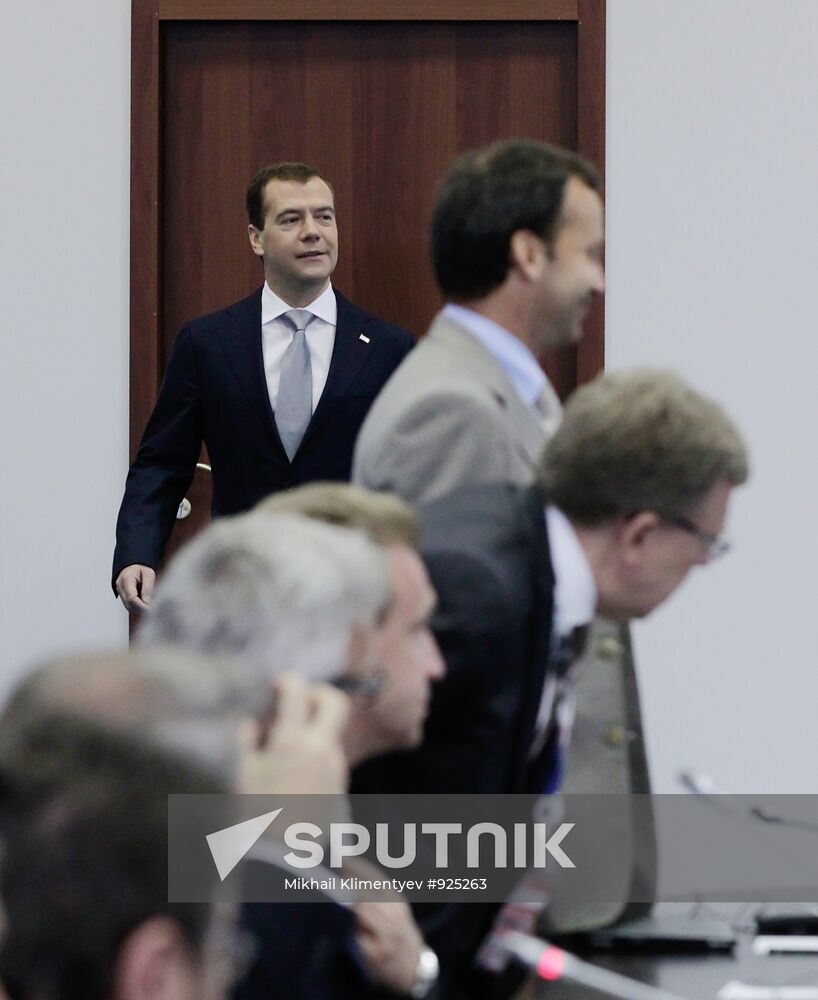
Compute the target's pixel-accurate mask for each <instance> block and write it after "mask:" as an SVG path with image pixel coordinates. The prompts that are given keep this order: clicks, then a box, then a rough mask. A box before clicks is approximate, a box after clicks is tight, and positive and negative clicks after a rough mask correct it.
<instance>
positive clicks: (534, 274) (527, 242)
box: [509, 229, 548, 281]
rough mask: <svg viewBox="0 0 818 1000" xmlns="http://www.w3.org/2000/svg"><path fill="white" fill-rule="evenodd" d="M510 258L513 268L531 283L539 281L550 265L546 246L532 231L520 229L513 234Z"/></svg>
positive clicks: (510, 244)
mask: <svg viewBox="0 0 818 1000" xmlns="http://www.w3.org/2000/svg"><path fill="white" fill-rule="evenodd" d="M509 257H510V260H511V264H512V266H514V267H516V268H517V269H518V271H519V272H520V273H521V274H522V275H523V276H524V277H526V278H527V279H528V280H529V281H538V280H539V278H540V277H541V275H542V272H543V270H544V268H545V267H546V266H547V264H548V260H547V254H546V251H545V244H544V243H543V241H542V239H541V238H540V237H539V236H537V234H536V233H533V232H532V231H531V230H530V229H518V230H517V232H516V233H512V235H511V241H510V243H509Z"/></svg>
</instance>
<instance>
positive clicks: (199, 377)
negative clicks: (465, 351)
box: [113, 289, 414, 580]
mask: <svg viewBox="0 0 818 1000" xmlns="http://www.w3.org/2000/svg"><path fill="white" fill-rule="evenodd" d="M335 297H336V300H337V302H338V322H337V326H336V331H335V346H334V348H333V352H332V361H331V363H330V369H329V375H328V378H327V384H326V387H325V388H324V391H323V393H322V395H321V399H320V400H319V403H318V406H317V407H316V410H315V413H314V414H313V418H312V420H311V422H310V425H309V427H308V428H307V432H306V434H305V435H304V440H303V441H302V443H301V446H300V447H299V449H298V452H297V453H296V455H295V456H294V458H293V461H292V463H291V462H290V461H289V459H288V458H287V455H286V453H285V451H284V448H283V446H282V444H281V440H280V438H279V436H278V431H277V430H276V425H275V419H274V417H273V410H272V407H271V405H270V397H269V394H268V391H267V382H266V379H265V375H264V363H263V358H262V349H261V289H259V290H258V291H256V292H254V293H253V294H252V295H251V296H249V297H248V298H246V299H243V300H242V301H241V302H236V303H235V304H234V305H232V306H228V308H227V309H223V310H221V311H220V312H216V313H212V314H211V315H209V316H203V317H201V318H199V319H196V320H193V322H191V323H187V324H186V325H185V326H184V327H182V330H181V332H180V333H179V336H178V337H177V339H176V342H175V344H174V347H173V351H172V353H171V356H170V359H169V361H168V366H167V370H166V371H165V378H164V381H163V383H162V388H161V389H160V391H159V397H158V399H157V401H156V406H155V407H154V410H153V413H152V414H151V417H150V419H149V421H148V425H147V427H146V429H145V433H144V436H143V438H142V443H141V445H140V447H139V451H138V453H137V456H136V459H135V461H134V463H133V465H132V466H131V470H130V472H129V473H128V480H127V483H126V486H125V496H124V498H123V501H122V506H121V508H120V511H119V519H118V521H117V533H116V534H117V543H116V551H115V553H114V564H113V579H114V580H115V579H116V577H117V576H118V575H119V572H120V570H122V569H123V567H125V566H129V565H131V564H133V563H141V564H143V565H146V566H151V567H153V568H156V566H158V564H159V561H160V558H161V555H162V550H163V548H164V546H165V542H166V541H167V538H168V535H169V534H170V531H171V528H172V527H173V522H174V519H175V516H176V510H177V507H178V506H179V502H180V501H181V499H182V497H183V496H184V493H185V490H186V489H187V488H188V486H189V485H190V481H191V479H192V478H193V473H194V471H195V467H196V462H197V461H198V459H199V453H200V450H201V446H202V441H204V443H205V444H206V445H207V451H208V455H209V457H210V464H211V465H212V468H213V514H214V516H216V515H219V514H235V513H239V512H241V511H245V510H248V509H249V508H250V507H252V506H254V505H255V504H256V503H257V502H258V501H259V500H260V499H261V498H262V497H264V496H266V495H267V494H269V493H274V492H276V491H277V490H283V489H287V488H288V487H291V486H298V485H300V484H302V483H306V482H310V481H312V480H317V479H332V480H346V479H349V476H350V467H351V464H352V450H353V446H354V444H355V438H356V436H357V434H358V430H359V429H360V426H361V423H362V422H363V419H364V417H365V416H366V414H367V411H368V410H369V407H370V405H371V404H372V401H373V400H374V398H375V396H376V395H377V394H378V392H379V391H380V390H381V388H382V387H383V384H384V383H385V382H386V380H387V379H388V378H389V376H390V375H391V374H392V372H393V371H394V370H395V368H396V367H397V366H398V364H399V363H400V362H401V361H402V360H403V358H404V357H405V356H406V354H407V353H408V352H409V350H410V348H411V347H412V346H413V344H414V341H413V339H412V337H411V336H410V335H409V334H408V333H407V332H406V331H405V330H402V329H400V327H397V326H393V325H392V324H390V323H386V322H384V321H383V320H380V319H378V318H377V317H375V316H372V315H370V314H369V313H366V312H364V311H363V310H362V309H359V308H358V307H357V306H355V305H353V304H352V303H351V302H348V301H347V299H345V298H344V297H343V296H342V295H340V294H339V293H338V292H337V291H336V292H335ZM360 334H363V335H364V336H365V337H366V338H368V340H367V341H364V340H361V339H360V336H359V335H360Z"/></svg>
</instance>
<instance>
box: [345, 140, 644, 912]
mask: <svg viewBox="0 0 818 1000" xmlns="http://www.w3.org/2000/svg"><path fill="white" fill-rule="evenodd" d="M597 188H598V177H597V173H596V171H595V170H594V168H593V167H592V166H591V165H590V164H589V163H587V162H586V161H585V160H583V159H582V158H581V157H579V156H577V155H576V154H574V153H570V152H567V151H565V150H562V149H557V148H554V147H552V146H547V145H545V144H542V143H538V142H533V141H528V140H510V141H506V142H500V143H497V144H495V145H493V146H490V147H488V148H486V149H482V150H478V151H476V152H473V153H470V154H468V155H466V156H464V157H463V158H462V159H461V160H460V161H458V162H457V163H456V164H455V165H454V167H453V168H452V169H451V171H450V172H449V174H448V176H447V177H446V178H445V179H444V181H443V184H442V186H441V189H440V191H439V194H438V198H437V204H436V206H435V210H434V215H433V220H432V257H433V263H434V268H435V272H436V275H437V280H438V284H439V285H440V289H441V291H442V292H443V295H444V296H445V298H446V300H447V304H446V306H445V307H444V308H443V310H442V311H441V313H440V314H439V315H438V316H437V317H436V318H435V320H434V322H433V323H432V326H431V329H430V330H429V332H428V334H427V336H426V337H425V338H424V339H423V340H422V341H421V342H420V343H419V344H418V346H417V347H416V348H415V350H414V351H413V352H412V353H411V354H410V355H409V356H408V357H407V358H406V360H405V361H404V362H403V363H402V364H401V365H400V367H399V368H398V369H397V371H396V372H395V373H394V375H393V376H392V377H391V378H390V380H389V381H388V382H387V384H386V386H385V387H384V389H383V391H382V392H381V394H380V395H379V396H378V398H377V399H376V401H375V404H374V405H373V407H372V409H371V410H370V412H369V415H368V417H367V419H366V420H365V422H364V425H363V427H362V430H361V433H360V436H359V438H358V442H357V446H356V450H355V456H354V459H353V479H354V480H355V481H357V482H359V483H362V484H363V485H365V486H368V487H371V488H373V489H381V490H391V491H393V492H395V493H397V494H398V495H399V496H401V497H403V498H404V499H407V500H410V501H412V502H416V503H418V502H427V501H429V500H433V499H435V498H437V497H440V496H443V495H445V494H447V493H450V492H452V491H453V490H456V489H458V488H460V487H464V486H469V485H473V484H477V483H488V482H505V483H516V484H521V485H527V484H529V483H530V482H531V481H532V479H533V475H534V469H535V466H536V463H537V461H538V459H539V457H540V454H541V452H542V449H543V446H544V444H545V442H546V440H547V439H548V437H550V436H551V434H552V433H553V431H554V430H555V428H556V426H557V425H558V423H559V421H560V417H561V412H562V411H561V406H560V402H559V399H558V398H557V395H556V393H555V392H554V390H553V388H552V387H551V385H550V383H549V382H548V379H547V377H546V375H545V373H544V372H543V370H542V368H541V367H540V364H539V362H538V361H537V356H538V355H540V354H542V352H543V351H545V350H547V349H550V348H555V347H561V346H568V345H570V344H574V343H576V342H577V341H578V340H579V339H580V337H581V336H582V321H583V318H584V316H585V314H586V312H587V310H588V307H589V305H590V302H591V300H592V298H593V296H594V294H595V293H601V292H602V291H603V289H604V271H603V264H602V253H603V222H604V218H603V216H604V212H603V204H602V200H601V198H600V196H599V194H598V191H597ZM586 659H587V660H588V662H586V663H585V664H583V669H582V670H580V671H579V672H578V682H577V718H576V722H575V725H574V739H573V742H572V746H571V751H570V755H569V758H568V760H567V761H566V774H565V781H564V784H563V789H564V790H565V791H572V792H583V793H584V792H608V793H616V792H620V793H628V792H645V791H648V790H649V782H648V774H647V765H646V761H645V752H644V742H643V738H642V726H641V718H640V712H639V700H638V693H637V686H636V677H635V673H634V670H633V665H632V662H631V659H630V648H629V642H628V633H627V630H626V629H622V628H621V627H619V626H614V625H613V624H612V623H610V622H606V621H604V620H597V622H596V623H595V625H594V628H593V629H592V632H591V637H590V639H589V641H588V644H587V652H586ZM442 693H443V689H442V688H441V691H440V692H438V695H440V694H442ZM625 839H626V840H627V839H628V838H625ZM639 839H640V841H641V844H640V847H639V851H638V853H639V855H640V864H641V865H642V866H643V868H644V869H645V871H644V872H642V873H640V874H639V876H638V877H639V878H640V879H642V880H643V881H644V880H648V881H651V880H652V878H653V868H654V863H655V862H654V846H653V832H652V829H650V830H647V831H642V833H641V834H640V838H639ZM630 840H631V841H633V840H634V838H633V837H631V838H630ZM636 853H637V852H636V850H635V851H634V854H636ZM635 861H636V859H635V857H634V858H633V859H632V864H635ZM622 908H623V907H622V904H621V903H617V902H614V903H612V904H610V905H606V904H600V905H596V906H594V907H589V908H586V909H585V910H584V911H583V912H582V913H578V912H568V911H565V910H564V911H563V913H562V916H560V917H558V922H559V923H560V925H561V926H562V927H563V928H580V927H588V926H595V925H596V926H598V925H600V924H604V923H606V922H609V921H610V920H611V919H614V918H615V917H616V916H618V915H619V913H620V912H621V911H622ZM553 912H554V915H555V918H557V915H558V910H557V907H555V908H554V911H553Z"/></svg>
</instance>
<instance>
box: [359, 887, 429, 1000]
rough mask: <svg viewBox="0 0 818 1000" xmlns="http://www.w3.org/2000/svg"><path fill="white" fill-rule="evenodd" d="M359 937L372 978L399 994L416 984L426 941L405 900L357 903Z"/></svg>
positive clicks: (409, 990) (408, 991) (406, 991)
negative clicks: (419, 963)
mask: <svg viewBox="0 0 818 1000" xmlns="http://www.w3.org/2000/svg"><path fill="white" fill-rule="evenodd" d="M353 910H354V912H355V917H356V920H357V923H358V929H357V933H356V937H357V940H358V945H359V946H360V949H361V952H362V953H363V956H364V961H365V962H366V966H367V968H368V970H369V972H370V975H371V976H372V978H373V979H375V980H376V981H377V982H378V983H380V984H381V985H382V986H386V987H387V988H388V989H390V990H393V991H394V992H395V993H410V992H411V990H412V989H413V987H414V985H415V978H416V976H417V970H418V962H419V960H420V953H421V950H422V949H423V938H422V937H421V936H420V931H419V930H418V927H417V924H416V923H415V921H414V918H413V916H412V911H411V910H410V909H409V907H408V905H407V904H406V903H405V902H404V901H403V900H396V901H395V902H388V903H387V902H380V901H376V902H370V901H363V902H360V903H356V904H355V905H354V907H353Z"/></svg>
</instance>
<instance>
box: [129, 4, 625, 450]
mask: <svg viewBox="0 0 818 1000" xmlns="http://www.w3.org/2000/svg"><path fill="white" fill-rule="evenodd" d="M605 2H606V0H505V2H504V3H503V4H498V3H497V0H299V2H298V3H296V2H295V0H132V9H131V311H130V328H131V351H130V391H131V401H130V447H131V460H133V457H134V456H135V454H136V449H137V447H138V445H139V440H140V438H141V436H142V431H143V429H144V427H145V424H146V423H147V420H148V417H149V416H150V412H151V410H152V409H153V405H154V402H155V400H156V394H157V391H158V389H159V383H160V381H161V378H162V357H163V352H162V331H161V315H160V294H159V290H160V253H159V238H160V221H161V220H160V178H161V154H162V150H161V147H160V141H161V139H160V135H161V132H160V117H161V106H160V102H161V81H160V49H161V29H162V23H163V22H165V21H211V20H218V21H563V22H565V21H567V22H571V21H573V22H576V24H577V36H578V66H577V150H578V152H579V153H581V154H582V155H583V156H585V157H586V158H587V159H588V160H590V161H591V162H592V163H594V164H595V165H596V166H597V167H598V168H599V171H600V176H601V178H602V179H603V183H604V167H605V13H606V12H605ZM603 193H604V191H603ZM603 309H604V307H603V304H602V301H601V300H599V301H598V302H597V304H596V305H595V306H594V308H593V309H592V311H591V314H590V316H589V317H588V319H587V320H586V325H585V336H584V337H583V339H582V341H581V343H580V344H579V346H578V349H577V376H578V380H579V381H580V382H584V381H586V380H587V379H589V378H591V377H593V375H595V374H596V373H597V372H598V371H600V370H601V369H602V367H603V364H604V359H605V353H604V312H603Z"/></svg>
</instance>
